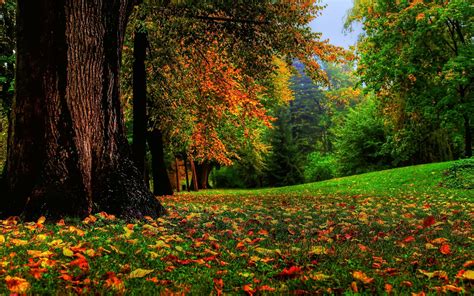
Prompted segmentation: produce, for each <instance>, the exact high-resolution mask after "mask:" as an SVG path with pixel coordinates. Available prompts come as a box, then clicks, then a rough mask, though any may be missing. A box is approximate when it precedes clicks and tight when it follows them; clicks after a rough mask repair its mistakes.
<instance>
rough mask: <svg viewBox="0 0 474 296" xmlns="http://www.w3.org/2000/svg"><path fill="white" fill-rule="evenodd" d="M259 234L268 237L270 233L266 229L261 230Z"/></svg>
mask: <svg viewBox="0 0 474 296" xmlns="http://www.w3.org/2000/svg"><path fill="white" fill-rule="evenodd" d="M258 234H260V235H264V236H267V235H268V231H266V230H265V229H260V230H259V231H258Z"/></svg>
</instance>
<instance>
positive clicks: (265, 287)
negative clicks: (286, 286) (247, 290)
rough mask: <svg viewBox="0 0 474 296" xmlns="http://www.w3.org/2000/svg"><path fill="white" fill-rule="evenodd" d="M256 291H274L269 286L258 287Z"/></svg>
mask: <svg viewBox="0 0 474 296" xmlns="http://www.w3.org/2000/svg"><path fill="white" fill-rule="evenodd" d="M258 290H259V291H268V292H273V291H275V288H272V287H270V286H268V285H264V286H260V287H259V288H258Z"/></svg>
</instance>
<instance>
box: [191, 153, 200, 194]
mask: <svg viewBox="0 0 474 296" xmlns="http://www.w3.org/2000/svg"><path fill="white" fill-rule="evenodd" d="M189 163H190V164H191V172H192V175H193V176H192V178H191V183H192V190H193V191H199V186H198V182H197V174H196V166H195V165H194V160H193V159H191V160H190V161H189Z"/></svg>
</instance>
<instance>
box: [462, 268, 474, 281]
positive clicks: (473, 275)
mask: <svg viewBox="0 0 474 296" xmlns="http://www.w3.org/2000/svg"><path fill="white" fill-rule="evenodd" d="M461 278H462V279H465V280H469V281H474V270H466V271H465V272H464V273H463V274H462V276H461Z"/></svg>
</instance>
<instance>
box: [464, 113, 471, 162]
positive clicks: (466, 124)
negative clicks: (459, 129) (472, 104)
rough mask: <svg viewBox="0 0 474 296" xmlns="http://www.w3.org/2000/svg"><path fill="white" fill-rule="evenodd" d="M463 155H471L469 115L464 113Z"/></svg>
mask: <svg viewBox="0 0 474 296" xmlns="http://www.w3.org/2000/svg"><path fill="white" fill-rule="evenodd" d="M463 117H464V155H465V156H466V157H471V156H472V130H471V122H470V120H469V115H468V114H464V115H463Z"/></svg>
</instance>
